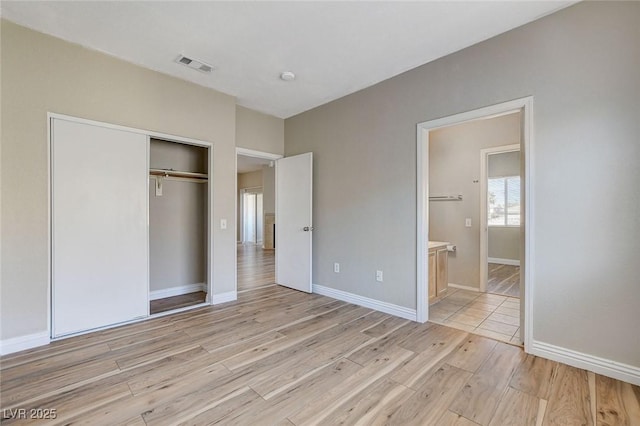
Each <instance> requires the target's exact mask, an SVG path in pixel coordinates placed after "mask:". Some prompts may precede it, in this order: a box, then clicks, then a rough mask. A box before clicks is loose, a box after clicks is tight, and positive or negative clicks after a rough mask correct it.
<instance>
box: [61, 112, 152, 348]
mask: <svg viewBox="0 0 640 426" xmlns="http://www.w3.org/2000/svg"><path fill="white" fill-rule="evenodd" d="M51 130H52V132H51V135H52V136H51V144H52V146H51V155H52V158H51V179H52V181H51V188H52V198H51V213H52V217H51V224H52V271H51V272H52V275H51V278H52V320H53V321H52V335H53V336H54V337H58V336H63V335H67V334H72V333H76V332H81V331H86V330H91V329H94V328H99V327H104V326H108V325H112V324H117V323H121V322H124V321H129V320H132V319H135V318H140V317H145V316H147V315H148V307H149V302H148V235H147V217H148V214H147V205H148V203H147V197H148V194H147V192H148V189H147V185H148V184H147V182H148V173H149V172H148V165H147V164H148V154H147V145H148V142H147V136H146V135H143V134H138V133H131V132H126V131H122V130H116V129H110V128H105V127H98V126H94V125H90V124H84V123H78V122H72V121H67V120H63V119H52V123H51Z"/></svg>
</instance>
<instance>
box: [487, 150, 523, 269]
mask: <svg viewBox="0 0 640 426" xmlns="http://www.w3.org/2000/svg"><path fill="white" fill-rule="evenodd" d="M487 175H488V177H504V176H518V175H520V152H519V151H512V152H502V153H499V154H491V155H489V160H488V167H487ZM487 239H488V241H487V246H488V247H487V248H488V250H487V253H488V256H489V258H495V259H508V260H513V261H518V262H519V261H520V227H513V226H500V227H498V226H490V227H489V231H488V238H487Z"/></svg>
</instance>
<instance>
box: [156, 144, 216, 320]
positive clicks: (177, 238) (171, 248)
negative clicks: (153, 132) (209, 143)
mask: <svg viewBox="0 0 640 426" xmlns="http://www.w3.org/2000/svg"><path fill="white" fill-rule="evenodd" d="M208 175H209V171H208V152H207V148H204V147H199V146H194V145H187V144H183V143H177V142H170V141H165V140H160V139H154V138H151V139H150V142H149V299H150V301H149V312H150V314H151V315H153V314H157V313H160V312H166V311H171V310H175V309H179V308H184V307H187V306H192V305H198V304H201V303H205V302H206V301H207V291H208V289H207V287H208V286H207V235H208V230H207V220H206V218H207V206H208V185H207V183H208Z"/></svg>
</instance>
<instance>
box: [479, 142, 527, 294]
mask: <svg viewBox="0 0 640 426" xmlns="http://www.w3.org/2000/svg"><path fill="white" fill-rule="evenodd" d="M516 151H518V152H519V151H520V145H518V144H514V145H504V146H496V147H493V148H485V149H481V150H480V292H481V293H485V292H486V291H487V275H488V273H489V271H488V269H489V268H488V265H487V263H488V262H489V235H488V234H489V227H488V225H487V222H488V220H489V219H488V218H487V191H488V188H487V179H488V178H489V170H488V167H489V155H491V154H501V153H503V152H516ZM520 173H521V174H522V171H520Z"/></svg>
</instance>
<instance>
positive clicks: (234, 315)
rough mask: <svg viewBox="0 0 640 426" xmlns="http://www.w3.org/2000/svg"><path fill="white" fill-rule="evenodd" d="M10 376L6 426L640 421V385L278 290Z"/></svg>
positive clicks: (29, 357) (122, 334) (102, 335)
mask: <svg viewBox="0 0 640 426" xmlns="http://www.w3.org/2000/svg"><path fill="white" fill-rule="evenodd" d="M0 368H1V370H0V372H1V376H0V386H1V389H2V393H1V395H0V406H1V407H2V409H3V410H2V413H3V417H4V419H3V420H2V422H3V424H4V423H7V424H12V423H13V424H29V423H36V424H92V425H93V424H109V425H120V424H127V425H145V424H147V425H164V424H171V425H175V424H189V425H194V424H195V425H198V424H237V425H292V424H293V425H312V424H315V425H318V424H320V425H331V424H349V425H351V424H354V425H355V424H359V425H371V424H374V425H375V424H396V425H478V424H479V425H508V424H517V425H524V424H527V425H528V424H530V425H555V424H558V425H560V424H571V425H573V424H585V425H592V424H601V425H605V424H620V425H633V424H639V422H640V388H638V387H637V386H632V385H630V384H628V383H623V382H620V381H617V380H613V379H609V378H605V377H602V376H599V375H595V374H593V373H588V372H586V371H584V370H579V369H576V368H573V367H569V366H566V365H563V364H559V363H556V362H553V361H548V360H545V359H542V358H537V357H534V356H530V355H526V354H524V353H523V351H522V350H521V349H520V348H518V347H516V346H512V345H508V344H505V343H502V342H497V341H495V340H492V339H489V338H486V337H482V336H476V335H471V334H468V333H467V332H465V331H460V330H455V329H453V328H449V327H446V326H442V325H438V324H433V323H426V324H418V323H414V322H410V321H407V320H404V319H400V318H396V317H392V316H390V315H387V314H383V313H380V312H376V311H372V310H370V309H367V308H363V307H359V306H355V305H351V304H348V303H345V302H341V301H336V300H333V299H330V298H327V297H324V296H319V295H315V294H306V293H301V292H297V291H294V290H290V289H287V288H283V287H280V286H277V285H273V284H271V285H269V284H267V285H261V286H258V287H257V288H253V289H246V290H245V291H241V292H240V293H239V299H238V300H237V301H236V302H230V303H226V304H222V305H217V306H208V307H204V308H197V309H194V310H191V311H188V312H181V313H177V314H173V315H168V316H165V317H160V318H154V319H151V320H148V321H144V322H140V323H136V324H131V325H127V326H122V327H117V328H113V329H109V330H103V331H99V332H95V333H90V334H86V335H82V336H76V337H73V338H69V339H65V340H60V341H56V342H54V343H52V344H50V345H49V346H45V347H40V348H35V349H31V350H28V351H24V352H21V353H16V354H12V355H8V356H4V357H2V358H1V359H0ZM19 409H25V410H27V411H26V414H27V417H28V415H29V413H30V411H29V410H30V409H50V410H51V409H55V410H56V411H55V413H56V418H55V419H48V420H36V419H30V418H27V419H18V418H16V413H20V411H17V410H19ZM40 413H44V411H40Z"/></svg>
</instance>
